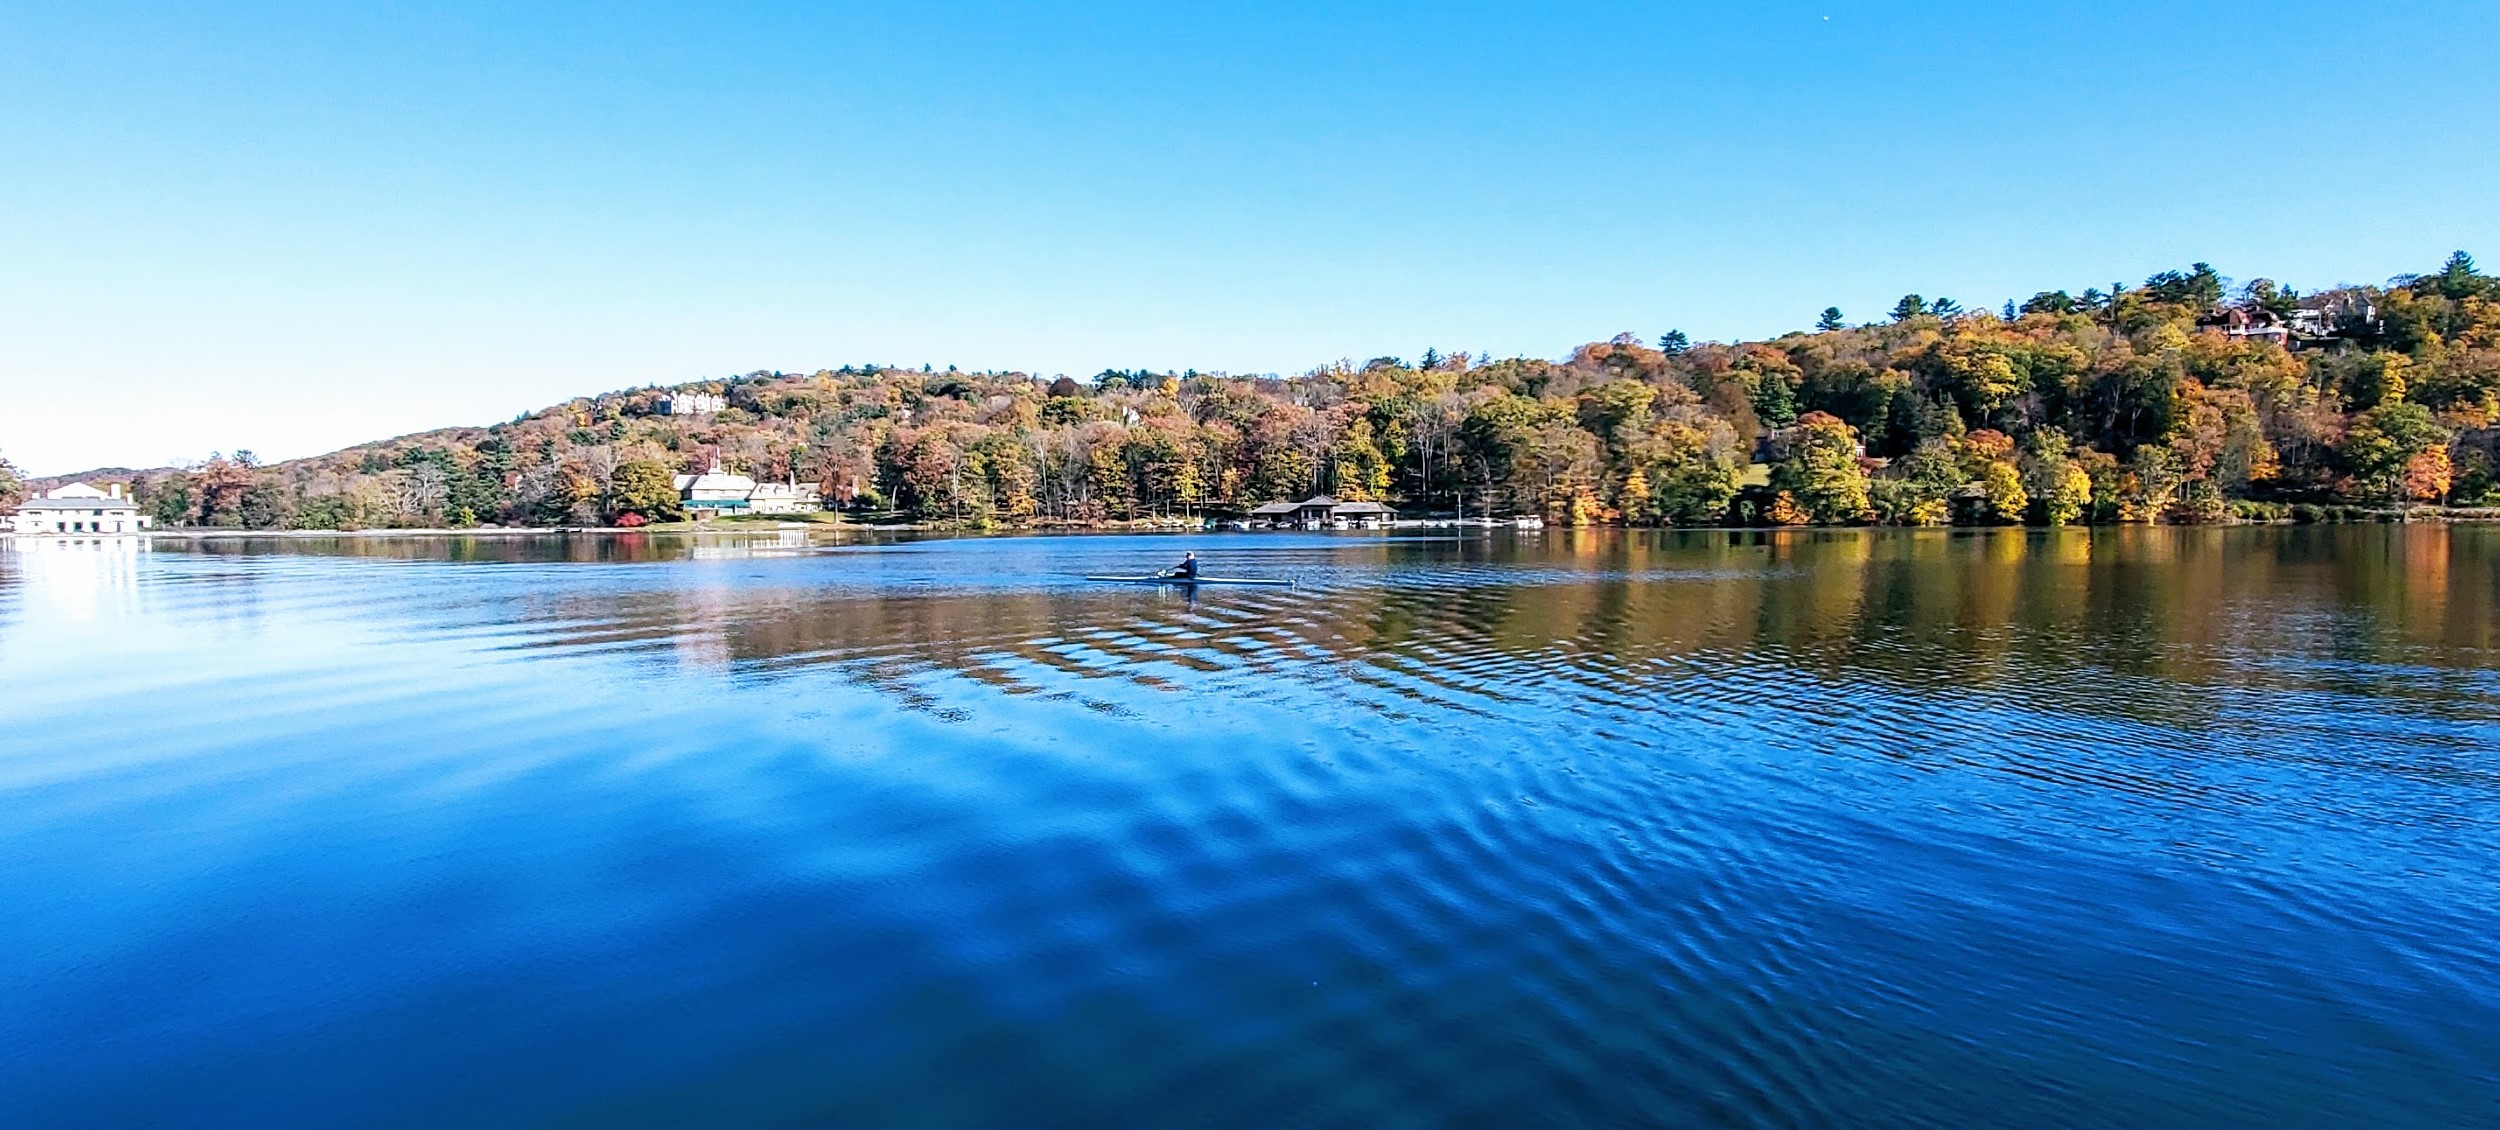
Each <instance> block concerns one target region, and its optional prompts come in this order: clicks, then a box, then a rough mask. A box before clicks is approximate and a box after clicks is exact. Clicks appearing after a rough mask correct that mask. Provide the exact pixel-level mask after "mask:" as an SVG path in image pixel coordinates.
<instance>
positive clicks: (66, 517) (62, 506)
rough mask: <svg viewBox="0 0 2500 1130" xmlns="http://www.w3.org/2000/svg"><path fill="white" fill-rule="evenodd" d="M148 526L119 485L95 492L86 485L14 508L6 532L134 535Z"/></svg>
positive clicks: (72, 486)
mask: <svg viewBox="0 0 2500 1130" xmlns="http://www.w3.org/2000/svg"><path fill="white" fill-rule="evenodd" d="M149 525H150V523H149V521H148V519H147V518H146V517H145V516H144V515H142V514H140V513H139V506H138V504H137V503H136V502H133V501H131V500H130V499H129V498H128V497H126V496H124V495H123V494H122V485H121V484H120V483H110V484H107V489H104V490H98V489H96V488H94V487H91V486H88V485H87V484H85V483H71V484H69V485H68V486H65V487H56V488H54V489H52V490H50V491H47V492H45V494H44V496H43V497H42V498H30V499H27V500H26V501H24V502H21V503H19V504H18V506H17V513H15V514H12V515H10V516H9V530H10V532H12V533H17V534H43V535H47V536H49V535H57V534H135V533H138V532H140V531H141V530H145V529H147V528H148V526H149Z"/></svg>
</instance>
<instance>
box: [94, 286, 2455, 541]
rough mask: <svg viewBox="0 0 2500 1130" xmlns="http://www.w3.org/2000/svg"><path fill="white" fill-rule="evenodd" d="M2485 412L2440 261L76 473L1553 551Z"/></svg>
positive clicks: (653, 404) (2202, 487)
mask: <svg viewBox="0 0 2500 1130" xmlns="http://www.w3.org/2000/svg"><path fill="white" fill-rule="evenodd" d="M2495 421H2500V282H2495V281H2494V280H2493V279H2492V278H2490V277H2489V276H2486V275H2484V274H2482V273H2481V272H2480V271H2479V270H2478V269H2477V268H2476V267H2475V265H2474V262H2473V260H2472V259H2471V258H2470V257H2469V256H2466V255H2465V254H2463V253H2462V252H2460V253H2458V254H2457V255H2456V256H2454V257H2452V258H2451V259H2450V260H2449V261H2448V262H2447V263H2445V264H2444V265H2442V266H2441V267H2440V268H2439V269H2438V270H2436V271H2433V272H2430V273H2427V274H2422V275H2407V276H2400V277H2398V278H2396V279H2394V280H2392V281H2390V282H2389V283H2388V284H2386V285H2384V286H2362V287H2340V288H2337V289H2334V290H2330V291H2326V292H2323V293H2319V294H2313V295H2301V294H2298V293H2295V292H2293V291H2290V290H2288V289H2285V288H2282V287H2279V286H2276V285H2275V284H2274V283H2272V282H2269V281H2267V280H2264V279H2258V280H2254V281H2251V282H2248V283H2245V284H2238V285H2233V284H2231V283H2229V282H2227V281H2226V280H2225V279H2223V277H2222V276H2221V275H2220V274H2219V273H2217V272H2215V271H2214V270H2213V269H2212V268H2211V267H2208V266H2206V265H2204V264H2201V263H2200V264H2195V265H2193V266H2191V267H2189V268H2187V269H2184V270H2179V271H2165V272H2162V273H2160V274H2157V275H2154V276H2153V277H2151V278H2149V279H2147V280H2145V282H2144V284H2143V285H2142V286H2139V287H2120V288H2115V289H2114V290H2113V291H2112V292H2108V293H2104V292H2102V291H2101V290H2099V289H2098V288H2086V289H2084V290H2083V291H2082V292H2081V293H2080V294H2069V293H2067V292H2065V291H2062V290H2058V291H2043V292H2040V293H2038V294H2035V295H2033V296H2032V297H2030V298H2029V299H2025V300H2022V301H2020V302H2007V303H2004V304H2003V306H2001V307H2000V308H1998V309H1995V310H1988V309H1967V308H1964V307H1963V306H1961V305H1960V304H1959V303H1956V302H1953V301H1951V300H1949V299H1928V298H1924V297H1921V296H1918V295H1908V296H1904V297H1903V298H1902V299H1901V301H1900V302H1899V303H1898V304H1896V305H1895V307H1894V308H1893V309H1892V310H1891V311H1888V312H1886V313H1885V314H1884V315H1883V316H1882V317H1879V318H1877V319H1874V320H1872V321H1865V322H1855V323H1853V322H1850V321H1849V320H1847V319H1846V318H1845V317H1844V316H1843V314H1842V313H1841V312H1840V311H1838V310H1827V311H1825V312H1824V314H1823V317H1822V318H1821V319H1820V320H1819V321H1818V323H1817V326H1816V328H1815V329H1814V330H1812V331H1803V332H1798V333H1791V334H1786V335H1783V336H1780V337H1777V338H1774V339H1771V340H1767V341H1754V342H1732V343H1721V342H1698V343H1696V342H1692V341H1689V340H1688V339H1687V338H1686V337H1685V335H1684V334H1682V333H1678V332H1669V333H1667V334H1664V335H1662V336H1660V337H1658V338H1655V339H1646V338H1640V337H1636V336H1634V335H1631V334H1623V335H1618V336H1616V337H1614V338H1611V339H1609V340H1606V341H1600V342H1594V343H1591V344H1589V345H1586V346H1582V347H1581V348H1579V349H1577V350H1575V351H1573V353H1572V354H1571V356H1570V357H1568V358H1566V359H1564V360H1560V361H1548V360H1542V359H1535V358H1510V359H1492V358H1481V357H1471V356H1468V355H1465V354H1449V355H1443V354H1441V353H1440V352H1438V351H1436V350H1426V351H1425V352H1424V354H1423V355H1422V356H1421V357H1420V358H1417V359H1415V360H1414V361H1412V362H1410V361H1407V360H1405V359H1402V358H1397V357H1377V358H1373V359H1371V360H1369V361H1366V362H1363V363H1360V364H1355V363H1352V362H1338V363H1334V364H1328V365H1322V366H1319V367H1317V368H1314V369H1312V370H1310V371H1308V372H1305V373H1301V374H1298V375H1293V376H1283V377H1280V376H1276V375H1272V374H1263V375H1239V374H1224V373H1202V372H1197V371H1194V370H1192V371H1182V372H1159V373H1158V372H1148V371H1145V370H1106V371H1104V372H1102V373H1099V374H1096V375H1095V376H1094V377H1092V378H1091V379H1089V380H1086V381H1077V380H1071V379H1069V378H1066V377H1058V378H1054V379H1043V378H1040V377H1036V376H1033V375H1029V374H1025V373H1020V372H982V373H966V372H957V371H954V370H948V371H945V372H936V371H932V370H930V369H928V368H926V367H923V368H921V369H917V370H913V369H902V368H896V367H889V366H880V365H846V366H843V367H841V368H838V369H825V370H819V371H816V372H812V373H780V372H756V373H749V374H746V375H744V376H740V377H735V378H729V379H724V380H709V381H697V382H691V383H687V384H681V385H677V386H673V387H668V388H660V387H644V388H632V389H623V390H618V391H614V392H607V393H601V394H598V395H594V396H584V397H579V398H576V399H573V400H570V401H567V402H565V403H562V404H557V405H552V406H549V407H547V408H544V409H541V410H539V411H536V412H532V413H529V414H526V415H524V416H521V417H519V418H516V419H514V420H511V421H507V422H505V423H500V424H494V425H490V426H483V427H461V428H442V429H435V430H432V431H426V432H419V433H414V434H411V435H405V436H399V437H396V438H393V439H387V440H379V441H375V442H373V443H368V444H361V445H358V446H355V447H350V448H346V449H343V450H340V451H336V452H331V453H328V454H325V455H320V456H315V457H312V458H307V459H296V460H289V461H287V462H284V463H278V464H273V465H269V466H251V465H246V464H242V463H237V462H235V461H233V460H223V459H221V460H212V461H211V462H210V463H208V464H206V465H203V466H200V467H195V468H182V469H165V468H159V469H152V470H146V471H131V470H129V469H126V468H99V469H98V470H96V471H94V472H90V473H89V477H95V478H103V479H123V478H127V479H128V480H129V481H131V482H132V483H133V485H134V488H135V489H136V490H137V492H138V494H139V497H140V498H141V500H142V503H143V505H145V506H147V507H148V508H149V510H150V511H151V512H152V513H153V514H154V515H155V516H156V517H157V519H158V521H160V522H161V523H163V524H166V525H188V524H197V525H245V526H294V527H306V528H339V527H359V526H393V525H426V526H431V525H445V524H449V525H465V524H472V523H488V522H492V523H501V524H576V523H583V524H586V523H593V522H604V521H611V520H617V519H620V518H624V517H626V516H628V515H632V516H634V517H636V518H652V519H655V520H656V519H662V518H665V517H668V516H670V515H671V514H673V512H674V509H675V506H674V501H673V500H672V499H670V498H667V497H665V495H666V488H665V483H666V478H665V475H666V474H667V473H671V472H685V471H699V470H702V469H704V468H706V467H708V466H710V465H712V464H713V463H714V462H718V463H720V464H721V465H722V466H724V467H727V468H729V469H732V470H737V471H743V472H745V473H747V474H750V475H753V476H755V477H757V478H759V479H767V480H780V479H805V480H808V481H811V482H815V483H817V484H819V485H820V487H821V488H822V491H823V494H824V496H825V497H826V498H827V499H829V500H831V501H832V502H834V503H835V504H838V505H840V506H843V507H846V508H849V509H852V510H855V511H858V512H860V513H863V514H868V513H875V514H881V515H900V516H903V517H908V518H912V519H917V520H920V521H927V522H942V523H955V524H963V525H976V526H977V525H1022V524H1032V523H1080V524H1081V523H1091V522H1103V521H1117V520H1123V519H1131V518H1145V517H1156V516H1169V515H1202V514H1216V515H1221V514H1240V513H1243V512H1245V511H1247V510H1248V509H1249V508H1251V507H1253V506H1256V505H1258V504H1261V503H1264V502H1269V501H1275V500H1286V499H1300V498H1303V497H1305V496H1308V495H1310V494H1313V493H1318V492H1326V493H1330V494H1333V495H1335V496H1336V497H1338V498H1340V499H1343V500H1348V501H1357V500H1384V501H1389V502H1391V503H1393V504H1395V505H1398V506H1400V507H1403V508H1406V509H1407V510H1409V511H1413V510H1418V509H1424V510H1447V509H1450V508H1453V507H1456V506H1458V505H1460V504H1461V503H1462V502H1463V503H1464V505H1465V506H1466V508H1467V510H1468V511H1469V512H1470V513H1487V514H1505V513H1513V514H1536V515H1540V516H1543V517H1544V518H1545V519H1547V521H1549V522H1553V523H1567V524H1588V523H1624V524H1638V525H1662V524H1671V525H1716V524H1731V523H1732V524H1792V523H1805V522H1813V523H1829V524H1859V523H1891V524H1938V523H1948V522H1950V523H1957V524H1990V523H2011V522H2026V521H2029V522H2049V523H2057V522H2118V521H2213V520H2218V519H2222V518H2225V517H2228V516H2230V515H2232V514H2235V513H2236V514H2243V515H2251V516H2265V515H2275V514H2286V513H2291V514H2304V513H2305V514H2315V513H2318V511H2316V510H2315V508H2316V507H2319V506H2328V505H2344V504H2354V503H2359V504H2367V505H2372V506H2382V507H2383V506H2391V505H2400V504H2412V503H2424V502H2447V503H2469V502H2479V501H2482V500H2484V499H2486V498H2489V497H2491V496H2492V494H2493V478H2494V476H2493V446H2494V438H2495V432H2494V428H2493V425H2494V423H2495ZM655 476H658V477H655ZM46 481H51V480H46ZM654 482H657V483H660V484H662V485H661V487H659V488H658V491H657V493H656V494H655V493H654V491H653V490H652V489H651V488H650V487H649V484H651V483H654ZM2303 507H2306V508H2310V509H2308V510H2302V509H2300V508H2303Z"/></svg>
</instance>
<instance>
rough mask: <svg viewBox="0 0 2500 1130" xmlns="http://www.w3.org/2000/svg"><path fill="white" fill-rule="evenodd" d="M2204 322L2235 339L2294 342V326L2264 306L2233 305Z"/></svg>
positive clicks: (2282, 343)
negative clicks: (2243, 306)
mask: <svg viewBox="0 0 2500 1130" xmlns="http://www.w3.org/2000/svg"><path fill="white" fill-rule="evenodd" d="M2203 324H2205V325H2209V326H2213V327H2215V328H2218V329H2220V330H2221V331H2222V336H2224V337H2227V338H2230V339H2231V340H2233V341H2270V342H2273V343H2274V344H2276V345H2281V346H2289V345H2291V344H2292V327H2290V326H2289V325H2286V324H2284V321H2283V319H2282V318H2280V317H2277V316H2276V315H2275V313H2274V311H2272V310H2267V309H2264V308H2262V307H2250V308H2242V307H2237V306H2235V307H2232V308H2231V309H2228V310H2225V311H2223V312H2222V313H2221V314H2220V315H2218V316H2216V317H2213V318H2208V319H2204V320H2203Z"/></svg>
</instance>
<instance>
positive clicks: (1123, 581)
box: [1085, 573, 1293, 588]
mask: <svg viewBox="0 0 2500 1130" xmlns="http://www.w3.org/2000/svg"><path fill="white" fill-rule="evenodd" d="M1085 579H1086V580H1089V581H1102V582H1104V583H1107V584H1114V585H1274V586H1277V587H1280V588H1281V587H1285V586H1289V585H1291V584H1293V582H1292V581H1277V580H1269V579H1267V578H1264V577H1166V576H1164V575H1162V574H1160V573H1149V574H1146V575H1145V576H1142V577H1087V578H1085Z"/></svg>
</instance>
